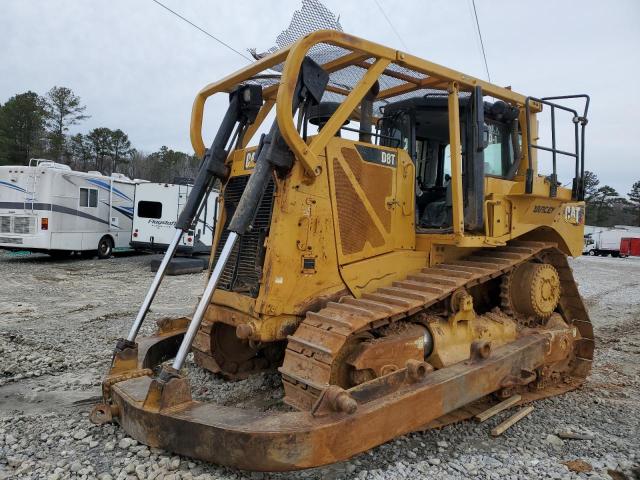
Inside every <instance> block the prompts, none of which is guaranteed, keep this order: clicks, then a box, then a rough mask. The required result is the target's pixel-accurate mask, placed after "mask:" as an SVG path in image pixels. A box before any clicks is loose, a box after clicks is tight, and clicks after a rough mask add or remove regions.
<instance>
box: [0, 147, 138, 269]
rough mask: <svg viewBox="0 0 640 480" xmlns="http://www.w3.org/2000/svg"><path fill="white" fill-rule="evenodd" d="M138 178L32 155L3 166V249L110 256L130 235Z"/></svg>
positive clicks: (0, 207) (0, 196)
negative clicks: (22, 162) (19, 162)
mask: <svg viewBox="0 0 640 480" xmlns="http://www.w3.org/2000/svg"><path fill="white" fill-rule="evenodd" d="M135 187H136V182H135V181H133V180H131V179H129V178H127V177H126V176H124V175H121V174H118V173H114V174H113V175H111V176H106V175H102V174H101V173H100V172H95V171H92V172H88V173H87V172H78V171H74V170H72V169H71V168H70V167H69V166H68V165H63V164H60V163H55V162H52V161H50V160H42V159H32V160H31V161H30V162H29V166H22V165H14V166H2V167H0V249H5V250H28V251H31V252H43V253H48V254H49V255H52V256H68V255H70V254H71V253H72V252H91V251H93V252H96V253H97V255H98V257H100V258H107V257H109V256H111V254H112V252H113V250H114V249H115V248H127V247H128V246H129V239H130V237H131V225H132V217H133V197H134V191H135Z"/></svg>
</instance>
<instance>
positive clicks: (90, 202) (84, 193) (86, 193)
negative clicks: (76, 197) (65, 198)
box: [80, 188, 98, 207]
mask: <svg viewBox="0 0 640 480" xmlns="http://www.w3.org/2000/svg"><path fill="white" fill-rule="evenodd" d="M80 206H81V207H97V206H98V190H97V189H96V188H80Z"/></svg>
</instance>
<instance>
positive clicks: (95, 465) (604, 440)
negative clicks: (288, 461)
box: [0, 253, 640, 480]
mask: <svg viewBox="0 0 640 480" xmlns="http://www.w3.org/2000/svg"><path fill="white" fill-rule="evenodd" d="M151 258H152V257H151V256H144V255H143V256H135V255H123V254H120V255H118V256H116V257H114V258H112V259H109V260H97V259H78V260H53V259H51V258H49V257H47V256H45V255H13V254H12V255H9V254H6V253H0V285H1V286H0V358H2V362H1V363H0V480H2V479H6V478H33V479H40V478H49V479H52V480H56V479H62V478H87V479H89V478H98V479H100V480H108V479H116V478H131V479H145V478H148V479H153V478H165V479H167V480H175V479H178V478H184V479H189V478H199V479H212V478H225V479H226V478H229V479H230V478H235V479H238V478H278V479H280V478H291V477H294V478H318V479H320V478H322V479H324V478H389V479H391V478H470V477H477V478H525V477H526V478H587V477H588V478H614V479H618V478H633V476H634V475H638V472H639V471H640V470H638V462H640V388H639V387H640V259H617V258H592V257H582V258H578V259H575V260H572V262H571V264H572V267H573V269H574V274H575V276H576V279H577V281H578V282H579V284H580V290H581V293H582V295H583V296H584V297H585V300H586V302H587V305H588V308H589V310H590V313H591V317H592V321H593V323H594V326H595V330H596V335H597V339H598V340H597V347H596V348H597V352H596V359H595V366H594V371H593V374H592V375H591V377H590V378H589V380H588V382H587V383H586V385H585V386H584V387H583V388H581V389H580V390H578V391H575V392H571V393H569V394H567V395H564V396H562V397H558V398H552V399H547V400H543V401H540V402H538V403H536V404H535V410H534V412H533V413H532V414H531V415H530V416H529V417H528V418H527V419H525V420H523V421H521V422H520V423H518V424H517V425H516V426H515V427H513V428H512V429H510V430H509V431H508V432H507V433H506V434H505V435H503V436H502V437H499V438H496V439H494V438H491V437H490V436H489V430H490V428H492V427H494V426H495V425H496V424H497V423H499V421H501V420H504V418H505V417H504V416H499V417H498V418H496V419H492V420H490V421H488V422H486V423H485V424H482V425H481V426H479V425H478V424H474V423H471V422H465V423H461V424H458V425H452V426H449V427H446V428H444V429H442V430H439V431H429V432H422V433H414V434H411V435H407V436H405V437H402V438H400V439H397V440H395V441H393V442H390V443H387V444H385V445H383V446H380V447H378V448H376V449H373V450H371V451H369V452H366V453H363V454H361V455H359V456H358V457H356V458H354V459H352V460H350V461H348V462H343V463H340V464H337V465H333V466H330V467H325V468H320V469H313V470H308V471H305V472H298V473H295V474H261V473H247V472H238V471H234V470H230V469H226V468H221V467H218V466H215V465H207V464H204V463H201V462H197V461H193V460H190V459H188V458H186V457H178V456H173V455H171V454H170V453H169V452H163V451H160V450H156V449H148V448H147V447H145V446H143V445H138V444H137V442H135V441H134V440H132V439H129V438H128V437H127V436H126V435H125V434H124V432H123V431H122V429H120V428H119V427H117V426H114V425H106V426H100V427H98V426H94V425H92V424H90V423H89V421H88V419H87V415H88V412H89V411H90V409H91V406H92V404H93V403H94V402H96V400H97V399H98V396H99V393H100V389H99V384H100V380H101V377H102V376H103V375H104V373H105V371H106V368H107V366H108V364H109V361H110V357H111V352H112V348H113V345H114V343H115V340H116V339H117V338H118V337H121V336H124V335H126V333H127V331H128V329H129V327H130V324H131V322H132V319H133V317H134V316H135V314H136V311H137V308H138V306H139V304H140V302H141V300H142V298H143V296H144V294H145V292H146V290H147V287H148V285H149V283H150V281H151V278H152V275H153V274H152V273H151V271H150V269H149V263H150V260H151ZM203 282H204V275H203V274H193V275H184V276H178V277H167V278H166V280H165V282H164V283H163V285H162V287H161V289H160V291H159V293H158V295H157V300H156V302H155V303H154V306H153V308H152V312H151V313H150V315H149V319H148V321H147V322H146V326H145V327H144V329H143V333H145V332H150V331H151V329H152V328H153V320H154V319H158V318H162V317H166V316H176V317H177V316H182V315H186V314H189V313H190V312H191V310H192V309H193V306H194V305H195V302H196V300H197V296H198V295H199V293H200V291H201V289H202V287H203ZM190 370H193V366H191V367H190ZM195 384H196V385H199V386H200V387H201V389H202V390H207V391H208V394H209V395H212V396H214V397H217V398H219V399H221V400H222V401H224V403H226V404H243V402H244V403H246V402H247V401H248V400H250V399H251V398H252V397H253V396H254V395H255V392H256V391H261V392H263V395H270V396H271V397H273V398H274V399H276V400H277V398H278V395H280V391H279V387H278V379H277V376H273V375H271V376H270V375H261V376H257V377H254V378H251V379H249V380H246V381H243V382H237V383H233V384H228V383H226V382H223V381H221V380H220V379H217V378H215V377H214V376H212V375H210V374H208V373H203V372H197V374H196V380H195ZM205 386H206V388H205ZM264 392H267V393H264ZM249 403H250V402H249ZM567 428H571V429H574V430H579V431H583V432H588V433H589V434H590V435H592V436H593V439H592V440H562V439H560V438H559V437H558V436H556V433H558V431H559V430H562V429H567ZM581 462H582V463H581ZM585 464H586V466H585ZM587 467H588V468H587ZM576 470H583V471H582V472H579V471H576ZM585 470H588V471H585Z"/></svg>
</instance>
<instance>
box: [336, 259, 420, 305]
mask: <svg viewBox="0 0 640 480" xmlns="http://www.w3.org/2000/svg"><path fill="white" fill-rule="evenodd" d="M427 263H428V257H427V253H426V252H415V251H410V250H409V251H407V250H402V251H395V252H390V253H386V254H384V255H378V256H376V257H373V258H367V259H366V260H363V261H360V262H356V263H351V264H349V265H344V266H342V267H340V272H341V273H342V278H343V279H344V281H345V283H346V284H347V285H348V286H349V289H350V290H351V291H352V292H353V294H354V295H355V296H356V297H359V296H360V295H362V294H363V293H367V292H372V291H374V290H375V289H377V288H379V287H383V286H387V285H391V283H392V282H394V281H396V280H402V279H404V278H406V276H407V275H409V274H410V273H413V272H416V271H418V270H420V269H421V268H424V267H426V266H427Z"/></svg>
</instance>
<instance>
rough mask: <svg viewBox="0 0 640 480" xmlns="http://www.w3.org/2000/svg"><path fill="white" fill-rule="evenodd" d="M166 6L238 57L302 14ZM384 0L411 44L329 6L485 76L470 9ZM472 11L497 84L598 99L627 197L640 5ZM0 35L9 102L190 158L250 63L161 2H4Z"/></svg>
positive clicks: (483, 0) (601, 139)
mask: <svg viewBox="0 0 640 480" xmlns="http://www.w3.org/2000/svg"><path fill="white" fill-rule="evenodd" d="M162 1H163V3H165V4H167V5H168V6H169V7H171V8H172V9H174V10H176V11H178V12H179V13H181V14H182V15H184V16H185V17H187V18H189V19H191V20H192V21H194V22H195V23H196V24H198V25H200V26H202V27H203V28H204V29H205V30H207V31H209V32H211V33H212V34H214V35H215V36H217V37H219V38H221V39H222V40H224V41H225V42H227V43H229V44H230V45H232V46H233V47H235V48H236V49H237V50H240V51H242V52H245V51H246V49H247V48H251V47H256V48H257V49H258V51H264V50H266V49H268V48H269V47H271V46H272V45H274V43H275V38H276V36H277V35H278V33H280V32H281V31H282V30H283V29H284V28H286V27H287V26H288V25H289V21H290V19H291V16H292V12H293V11H294V10H295V9H298V8H300V5H301V3H300V0H261V1H242V2H239V1H213V0H210V1H207V0H188V1H187V0H182V1H180V0H162ZM379 2H380V4H381V5H382V8H383V9H384V10H385V11H386V12H387V15H388V17H389V18H390V20H391V22H392V24H393V26H394V27H395V29H396V30H397V31H398V32H399V35H400V37H401V38H402V40H400V39H399V38H398V36H397V35H396V34H395V33H394V30H393V29H392V28H391V27H390V25H389V24H388V23H387V21H386V20H385V18H384V17H383V16H382V15H381V14H380V11H379V10H378V8H377V6H376V4H375V2H371V1H369V2H362V1H349V0H324V2H323V3H324V4H325V5H326V6H327V7H328V8H329V9H330V10H331V11H333V12H334V13H336V14H337V15H340V22H341V24H342V26H343V28H344V30H345V31H346V32H349V33H352V34H355V35H358V36H361V37H364V38H367V39H370V40H374V41H377V42H379V43H382V44H385V45H388V46H391V47H394V48H398V49H402V50H405V49H406V50H408V51H409V52H410V53H413V54H416V55H418V56H421V57H423V58H426V59H428V60H431V61H434V62H436V63H440V64H443V65H446V66H449V67H452V68H455V69H457V70H461V71H463V72H465V73H468V74H470V75H474V76H476V77H480V78H486V74H485V69H484V64H483V61H482V56H481V53H480V47H479V43H478V38H477V33H476V31H475V24H474V20H473V12H472V9H471V0H443V1H436V0H416V1H411V0H402V1H400V0H379ZM365 5H366V6H365ZM476 6H477V9H478V16H479V19H480V26H481V29H482V34H483V37H484V44H485V48H486V52H487V60H488V65H489V71H490V74H491V79H492V81H493V82H494V83H497V84H499V85H504V86H506V85H511V86H512V88H513V89H514V90H516V91H518V92H520V93H523V94H526V95H532V96H550V95H561V94H571V93H588V94H590V95H591V98H592V104H591V108H590V111H589V125H588V127H587V149H586V153H587V156H586V163H587V169H589V170H593V171H595V172H596V173H597V174H598V176H599V177H600V179H601V181H602V183H606V184H609V185H611V186H613V187H614V188H616V189H617V190H618V191H619V192H620V193H621V194H626V193H627V192H628V191H629V189H630V186H631V184H632V183H633V182H634V181H636V180H640V154H639V153H638V151H639V148H638V145H637V143H638V142H639V141H640V127H639V126H638V123H637V122H638V120H637V118H638V117H639V114H640V112H639V110H640V93H639V91H640V87H639V86H638V84H637V83H638V78H640V53H639V50H640V27H639V26H638V25H640V1H637V0H628V1H623V0H620V1H617V2H603V1H586V0H582V1H564V2H560V1H558V0H536V1H529V2H524V1H514V0H504V1H502V0H476ZM0 32H2V33H1V35H2V41H1V42H0V66H1V67H0V68H1V72H2V74H1V75H0V102H4V101H6V100H7V99H8V98H9V97H11V96H12V95H14V94H16V93H19V92H24V91H27V90H33V91H35V92H37V93H39V94H45V93H46V91H47V90H48V89H49V88H51V87H52V86H53V85H63V86H67V87H70V88H71V89H73V90H74V92H76V93H77V94H78V95H80V97H81V98H82V100H83V102H84V103H85V104H86V105H87V113H89V114H90V115H91V119H89V120H87V121H86V122H84V123H83V124H82V125H81V126H80V127H79V128H78V129H75V131H82V132H85V131H88V130H89V129H91V128H95V127H101V126H106V127H109V128H121V129H122V130H124V131H125V132H126V133H127V134H128V135H129V137H130V139H131V140H132V142H133V144H134V145H135V147H136V148H138V149H140V150H144V151H147V152H151V151H154V150H157V149H158V148H159V147H160V146H161V145H167V146H169V147H171V148H174V149H179V150H183V151H186V152H192V148H191V144H190V142H189V116H190V111H191V105H192V102H193V98H194V96H195V94H196V93H197V91H198V90H199V89H200V88H202V87H203V86H204V85H206V84H207V83H209V82H212V81H214V80H217V79H219V78H221V77H223V76H224V75H226V74H227V73H229V72H231V71H233V70H235V69H237V68H240V67H242V66H244V65H245V64H246V63H247V62H246V60H244V59H243V58H241V57H240V56H239V55H237V54H235V53H233V52H232V51H230V50H228V49H226V48H225V47H223V46H221V45H219V44H218V43H216V42H215V41H214V40H212V39H210V38H208V37H207V36H205V35H204V34H202V33H201V32H199V31H198V30H196V29H194V28H193V27H191V26H189V25H188V24H186V23H184V22H182V21H181V20H179V19H178V18H176V17H175V16H173V15H171V14H170V13H169V12H167V11H166V10H164V9H162V8H161V7H159V6H158V5H156V4H155V3H153V2H152V1H151V0H135V1H134V0H109V1H97V0H84V1H79V0H0ZM403 43H404V45H406V47H405V46H404V45H403ZM218 105H220V107H218ZM214 107H218V109H217V110H212V112H211V113H212V115H209V117H208V118H212V116H213V119H214V120H215V114H216V113H219V108H221V104H219V103H216V104H214ZM214 120H210V121H209V122H208V123H207V125H211V128H213V126H214V123H215V122H214ZM213 133H214V132H210V136H211V138H212V136H213ZM208 140H210V138H209V139H207V138H205V141H206V142H208ZM562 180H565V181H568V180H570V179H569V178H564V179H562Z"/></svg>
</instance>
